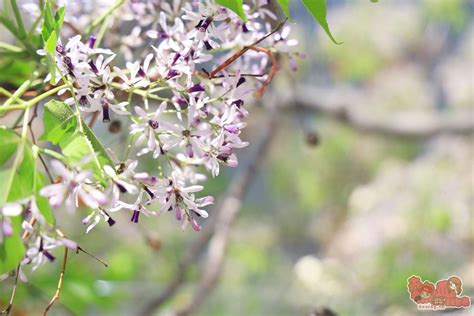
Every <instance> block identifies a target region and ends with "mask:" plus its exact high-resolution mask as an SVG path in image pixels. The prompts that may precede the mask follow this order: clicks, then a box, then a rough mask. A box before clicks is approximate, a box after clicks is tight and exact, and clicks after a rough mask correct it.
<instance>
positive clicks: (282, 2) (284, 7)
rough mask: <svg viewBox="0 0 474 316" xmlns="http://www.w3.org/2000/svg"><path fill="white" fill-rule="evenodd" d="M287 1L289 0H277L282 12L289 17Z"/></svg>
mask: <svg viewBox="0 0 474 316" xmlns="http://www.w3.org/2000/svg"><path fill="white" fill-rule="evenodd" d="M288 1H289V0H277V2H278V4H279V5H280V8H281V10H282V11H283V13H285V15H286V16H287V17H290V9H289V7H288V5H289V3H288Z"/></svg>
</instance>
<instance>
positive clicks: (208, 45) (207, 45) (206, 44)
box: [204, 41, 212, 50]
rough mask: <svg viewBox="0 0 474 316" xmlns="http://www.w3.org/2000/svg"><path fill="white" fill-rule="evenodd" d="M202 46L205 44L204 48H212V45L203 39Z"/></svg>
mask: <svg viewBox="0 0 474 316" xmlns="http://www.w3.org/2000/svg"><path fill="white" fill-rule="evenodd" d="M204 46H206V49H207V50H211V49H212V46H211V44H210V43H209V42H208V41H204Z"/></svg>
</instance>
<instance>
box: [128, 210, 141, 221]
mask: <svg viewBox="0 0 474 316" xmlns="http://www.w3.org/2000/svg"><path fill="white" fill-rule="evenodd" d="M139 215H140V211H138V210H135V211H133V214H132V218H131V219H130V220H131V221H132V222H133V223H138V216H139Z"/></svg>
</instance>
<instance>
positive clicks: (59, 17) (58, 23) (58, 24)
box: [54, 6, 65, 34]
mask: <svg viewBox="0 0 474 316" xmlns="http://www.w3.org/2000/svg"><path fill="white" fill-rule="evenodd" d="M64 13H65V7H64V6H62V7H60V8H59V9H58V11H56V14H55V15H54V29H55V30H56V32H57V33H58V34H59V31H60V30H61V28H62V27H63V21H64Z"/></svg>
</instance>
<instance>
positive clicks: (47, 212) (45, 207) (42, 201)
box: [35, 192, 56, 226]
mask: <svg viewBox="0 0 474 316" xmlns="http://www.w3.org/2000/svg"><path fill="white" fill-rule="evenodd" d="M35 199H36V204H37V205H38V208H39V210H40V212H41V215H43V217H44V219H45V221H46V223H48V224H49V225H51V226H54V225H55V223H56V219H55V218H54V213H53V210H52V209H51V206H50V205H49V202H48V199H47V198H45V197H43V196H41V195H39V194H38V192H37V193H36V194H35Z"/></svg>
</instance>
